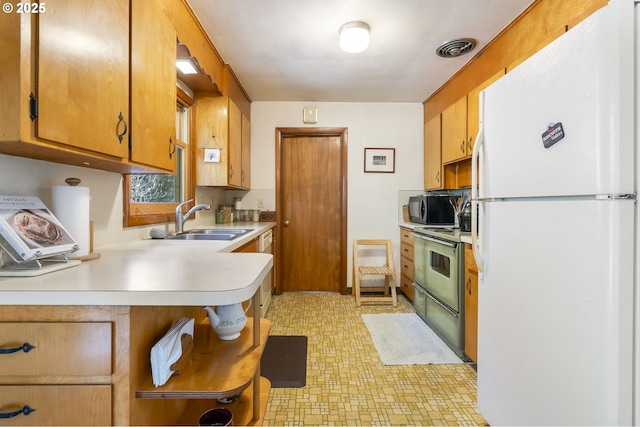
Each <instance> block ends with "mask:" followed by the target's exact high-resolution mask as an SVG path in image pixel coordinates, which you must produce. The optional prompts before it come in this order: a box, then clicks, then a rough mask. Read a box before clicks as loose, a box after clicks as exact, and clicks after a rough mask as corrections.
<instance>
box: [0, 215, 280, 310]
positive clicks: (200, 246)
mask: <svg viewBox="0 0 640 427" xmlns="http://www.w3.org/2000/svg"><path fill="white" fill-rule="evenodd" d="M268 228H269V226H260V227H257V228H256V230H255V231H254V232H252V233H250V234H248V235H247V236H244V237H242V238H241V239H238V240H237V241H234V243H233V244H230V242H215V241H168V240H161V239H160V240H155V239H148V240H141V241H136V242H129V243H124V244H118V245H111V246H106V247H103V248H100V253H101V257H100V258H99V259H97V260H93V261H88V262H82V263H81V264H80V265H78V266H74V267H70V268H66V269H63V270H59V271H55V272H51V273H46V274H43V275H40V276H35V277H0V305H20V304H29V305H134V306H135V305H143V306H185V305H197V306H200V305H221V304H232V303H238V302H241V301H246V300H248V299H250V298H251V297H252V296H253V295H254V294H255V292H256V291H257V289H258V287H259V286H260V284H261V283H262V280H263V279H264V277H265V276H266V275H267V273H268V272H269V270H270V269H271V268H272V266H273V257H272V255H270V254H264V253H224V251H225V250H228V248H229V247H233V248H235V247H239V246H240V244H241V243H243V242H246V241H249V240H251V239H253V238H255V237H257V235H259V234H260V233H261V232H262V231H266V230H267V229H268Z"/></svg>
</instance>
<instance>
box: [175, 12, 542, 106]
mask: <svg viewBox="0 0 640 427" xmlns="http://www.w3.org/2000/svg"><path fill="white" fill-rule="evenodd" d="M532 1H533V0H188V3H189V4H190V5H191V7H192V9H193V11H194V12H195V14H196V15H197V17H198V19H199V20H200V22H201V23H202V25H203V27H204V28H205V30H206V31H207V33H208V35H209V37H210V38H211V40H212V41H213V43H214V44H215V46H216V48H217V49H218V52H219V53H220V55H221V56H222V58H223V59H224V61H225V62H226V63H228V64H229V65H230V66H231V68H232V69H233V70H234V72H235V74H236V75H237V76H238V78H239V79H240V81H241V83H242V85H243V87H244V88H245V90H246V91H247V92H248V94H249V96H250V97H251V99H252V100H253V101H318V102H321V101H332V102H343V101H345V102H422V101H424V100H425V99H427V98H428V97H429V96H430V95H431V94H432V93H433V92H435V91H436V90H437V89H438V88H439V87H440V86H442V85H443V84H444V83H445V82H446V81H447V80H448V79H449V78H450V77H451V76H452V75H453V74H455V73H456V71H458V70H459V69H460V68H461V67H462V66H463V65H464V64H465V63H466V62H468V61H469V60H470V59H471V58H472V57H473V56H474V55H475V54H477V53H478V52H479V51H480V50H481V49H482V48H483V47H484V46H485V45H486V44H487V43H488V42H489V41H490V40H491V39H493V38H494V37H495V36H496V35H497V34H498V33H499V32H500V31H501V30H502V29H504V28H505V27H506V26H507V25H508V24H509V23H510V22H511V21H513V19H514V18H515V17H517V16H518V15H519V14H520V13H521V12H522V11H523V10H525V9H526V8H527V6H528V5H529V4H530V3H532ZM350 21H364V22H366V23H367V24H369V26H370V27H371V43H370V45H369V49H367V50H366V51H365V52H362V53H356V54H353V53H345V52H342V51H341V50H340V47H339V46H338V31H339V29H340V27H341V26H342V25H343V24H345V23H347V22H350ZM462 37H471V38H474V39H476V40H477V41H478V46H477V47H476V48H475V49H474V50H473V51H472V52H471V53H468V54H466V55H463V56H460V57H457V58H448V59H445V58H440V57H438V56H437V55H436V54H435V50H436V48H437V47H438V46H439V45H440V44H442V43H444V42H446V41H449V40H452V39H456V38H462ZM205 71H206V70H205Z"/></svg>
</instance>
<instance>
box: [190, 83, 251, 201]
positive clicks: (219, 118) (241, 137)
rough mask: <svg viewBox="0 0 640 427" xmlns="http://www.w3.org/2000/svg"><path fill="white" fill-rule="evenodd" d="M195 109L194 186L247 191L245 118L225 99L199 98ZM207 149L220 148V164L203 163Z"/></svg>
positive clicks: (247, 139)
mask: <svg viewBox="0 0 640 427" xmlns="http://www.w3.org/2000/svg"><path fill="white" fill-rule="evenodd" d="M195 109H196V111H195V117H196V119H195V129H196V143H197V145H196V147H197V150H196V159H195V161H196V185H202V186H211V187H227V188H241V189H249V188H250V187H249V185H250V181H249V180H250V175H249V174H250V163H249V168H248V169H247V170H246V171H245V169H244V168H245V167H246V165H247V162H248V161H249V160H248V159H247V158H248V157H249V156H250V148H249V147H246V145H247V144H250V134H248V133H249V132H250V127H251V124H250V122H249V119H248V118H247V117H246V116H245V115H244V114H242V112H241V111H240V109H239V108H238V105H237V104H236V103H235V102H234V101H233V100H232V99H231V98H229V97H227V96H214V97H210V96H205V97H202V98H199V99H197V102H196V106H195ZM243 142H244V144H245V148H244V150H243ZM207 148H213V149H220V161H216V162H210V161H205V160H206V159H205V158H204V155H205V149H207ZM245 153H246V155H245ZM243 175H244V180H243Z"/></svg>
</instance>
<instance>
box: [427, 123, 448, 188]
mask: <svg viewBox="0 0 640 427" xmlns="http://www.w3.org/2000/svg"><path fill="white" fill-rule="evenodd" d="M440 136H441V135H440V114H438V115H437V116H435V117H433V118H431V119H430V120H429V121H428V122H427V123H425V124H424V189H425V190H439V189H442V188H443V184H444V179H443V176H442V161H441V156H440V154H441V153H440V150H441V138H440Z"/></svg>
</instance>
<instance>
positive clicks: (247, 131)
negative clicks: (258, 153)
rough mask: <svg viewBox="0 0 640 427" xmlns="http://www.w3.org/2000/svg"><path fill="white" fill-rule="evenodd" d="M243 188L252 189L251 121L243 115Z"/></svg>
mask: <svg viewBox="0 0 640 427" xmlns="http://www.w3.org/2000/svg"><path fill="white" fill-rule="evenodd" d="M242 188H251V121H250V120H249V118H248V117H247V116H245V115H244V114H243V115H242Z"/></svg>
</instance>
